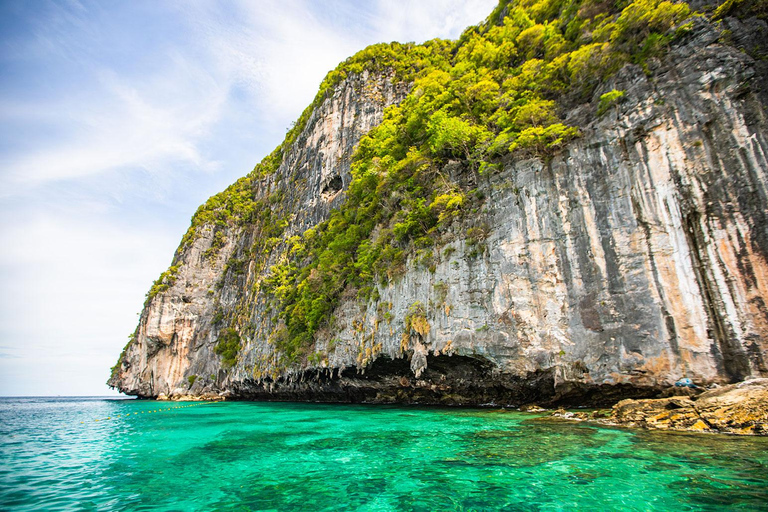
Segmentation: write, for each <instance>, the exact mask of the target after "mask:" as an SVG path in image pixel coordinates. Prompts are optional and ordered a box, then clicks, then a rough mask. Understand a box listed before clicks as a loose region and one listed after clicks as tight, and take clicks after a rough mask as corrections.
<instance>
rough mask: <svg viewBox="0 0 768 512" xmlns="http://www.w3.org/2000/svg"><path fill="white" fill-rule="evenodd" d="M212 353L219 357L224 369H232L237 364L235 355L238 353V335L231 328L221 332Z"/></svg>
mask: <svg viewBox="0 0 768 512" xmlns="http://www.w3.org/2000/svg"><path fill="white" fill-rule="evenodd" d="M213 351H214V352H215V353H216V354H217V355H219V356H221V363H222V366H224V368H232V367H233V366H235V363H237V355H238V354H239V353H240V334H238V332H237V331H236V330H235V329H232V328H227V329H224V330H222V331H221V333H220V334H219V339H218V340H217V341H216V345H215V346H214V348H213Z"/></svg>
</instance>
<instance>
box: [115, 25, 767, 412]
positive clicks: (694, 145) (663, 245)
mask: <svg viewBox="0 0 768 512" xmlns="http://www.w3.org/2000/svg"><path fill="white" fill-rule="evenodd" d="M745 23H747V22H741V21H738V20H737V19H735V18H726V19H725V21H723V22H722V24H721V26H719V27H716V26H715V25H713V24H711V23H708V22H704V21H700V22H696V23H695V24H694V27H693V29H692V30H691V31H690V33H688V34H687V35H686V36H685V37H683V38H681V39H678V40H676V41H675V42H674V43H673V44H672V45H671V46H670V48H669V49H668V51H667V52H666V54H665V55H664V58H663V59H652V60H650V61H649V62H648V64H647V65H646V69H645V70H643V69H641V67H640V66H637V65H633V64H627V65H625V66H623V67H622V68H621V69H620V70H619V71H618V72H617V73H615V74H613V75H612V76H611V77H610V78H609V79H607V80H605V81H603V82H602V83H601V84H599V85H598V86H597V88H596V89H595V90H594V93H593V95H592V97H591V98H587V101H586V102H582V103H581V104H580V105H578V106H574V107H573V108H572V109H570V111H569V112H567V113H566V115H565V121H566V122H567V123H569V124H571V125H574V126H579V127H580V136H579V137H578V138H575V139H574V140H572V141H570V142H569V143H567V144H565V145H563V146H562V147H560V148H558V149H557V150H556V151H554V152H552V153H551V154H548V155H546V156H538V157H537V156H531V155H530V154H528V155H526V154H521V153H516V154H515V153H513V154H510V155H509V156H506V157H503V158H502V159H501V160H499V163H498V165H497V168H496V169H495V170H493V171H492V172H485V173H482V174H479V173H477V172H473V171H472V169H469V168H468V167H467V165H465V164H463V163H462V162H460V161H458V160H456V161H448V162H446V163H445V164H444V165H443V166H442V168H441V169H440V172H441V174H442V175H444V176H446V177H448V178H449V179H451V180H454V181H455V182H457V183H464V184H469V186H471V187H473V189H474V190H475V194H476V195H477V196H478V197H481V199H480V200H479V201H478V203H477V204H478V206H477V209H476V211H473V212H469V213H467V214H466V215H464V216H463V217H461V219H460V220H459V221H457V222H455V223H454V224H452V225H451V227H450V233H451V235H452V236H451V237H450V239H449V240H450V241H449V242H447V243H446V244H444V245H443V246H441V247H440V248H439V251H435V254H434V256H433V258H432V259H431V260H430V262H429V263H428V264H425V263H424V262H423V261H421V260H420V258H419V255H418V254H417V253H416V252H411V253H409V256H408V259H407V262H406V264H405V269H404V272H403V273H401V274H398V275H396V276H393V277H392V278H391V279H386V278H384V279H381V280H379V281H377V282H376V284H375V287H376V293H374V294H373V295H372V296H364V297H363V298H362V299H361V298H358V295H357V294H354V293H346V294H344V295H342V297H341V300H340V302H339V304H338V305H336V307H335V309H334V312H333V318H332V319H331V320H330V321H328V322H327V323H326V324H324V326H323V327H322V328H321V329H319V330H318V331H317V332H316V333H315V335H314V337H313V345H312V347H311V350H310V351H309V352H307V353H305V354H304V355H303V356H302V357H300V358H298V359H296V360H291V361H286V360H285V358H283V357H281V354H280V349H279V348H278V345H279V343H277V342H276V341H275V339H274V337H275V329H276V326H277V325H278V321H277V320H276V314H277V312H276V311H275V307H274V301H272V300H271V299H270V297H269V296H267V294H265V292H264V290H263V283H264V279H265V278H266V276H268V275H269V273H270V269H271V267H272V266H273V265H275V264H276V263H278V262H280V261H284V260H285V259H286V258H287V257H288V255H287V254H286V251H287V250H288V248H289V244H287V243H286V240H288V239H290V237H292V236H297V235H302V234H303V233H304V232H305V231H306V230H307V229H308V228H311V227H314V226H316V225H318V224H319V223H320V222H322V221H324V220H326V219H327V218H328V216H329V213H330V212H331V211H332V210H333V209H334V208H337V207H339V205H341V204H343V202H344V201H345V200H346V190H347V187H348V185H349V183H350V181H351V180H352V176H351V174H350V162H351V157H352V154H353V151H354V150H355V147H356V145H357V143H358V142H359V140H360V139H361V137H362V136H363V135H364V134H366V133H367V132H368V131H369V130H371V129H372V128H373V127H375V126H376V125H378V124H379V123H381V122H382V119H383V115H384V110H385V109H386V108H387V107H388V106H389V105H394V104H397V103H399V102H401V101H402V100H403V99H404V98H405V97H406V95H407V94H408V93H409V92H410V91H411V88H412V85H411V84H410V83H409V82H407V81H400V80H399V79H398V77H396V76H395V74H394V72H392V71H388V70H387V69H380V70H376V71H368V70H364V71H362V72H359V73H350V74H349V75H348V76H347V77H346V78H344V79H343V80H340V81H339V82H338V83H336V84H334V86H333V88H332V89H331V90H329V92H328V93H327V94H326V96H325V98H324V99H322V101H319V102H316V103H317V104H316V106H315V108H314V110H313V111H312V112H311V113H310V115H309V117H308V118H307V120H306V123H305V124H304V126H301V127H300V128H301V130H300V133H298V134H297V136H296V137H295V140H293V141H292V143H291V145H290V147H287V148H285V149H284V151H283V152H282V154H281V155H280V156H281V160H280V162H279V166H278V167H277V169H276V171H275V172H274V173H267V174H265V175H264V176H263V177H259V178H258V179H254V180H253V181H252V182H249V183H248V191H249V193H250V194H252V196H253V198H255V199H257V200H260V201H261V202H260V203H259V205H260V206H261V208H262V209H269V211H270V215H272V218H273V219H279V223H280V228H281V229H280V230H279V236H274V235H269V233H267V232H266V231H267V227H266V226H267V225H266V224H265V223H264V222H261V223H258V222H252V223H248V222H246V223H236V222H229V223H222V222H219V223H213V222H211V223H208V224H206V223H202V224H201V225H199V226H198V227H197V230H196V232H195V236H193V237H190V238H189V240H187V241H186V243H184V244H182V246H181V247H180V248H179V251H178V252H177V254H176V256H175V258H174V261H173V266H172V271H171V272H170V273H168V274H167V275H166V276H165V277H164V278H163V280H162V281H161V282H160V283H159V284H160V285H161V286H159V287H158V288H155V289H154V293H151V294H150V296H149V298H148V302H147V304H146V307H145V308H144V310H143V312H142V314H141V319H140V322H139V326H138V328H137V331H136V333H135V337H134V338H133V340H132V341H131V343H129V345H128V346H127V347H126V350H125V352H124V354H123V356H122V357H121V360H120V361H119V363H118V366H117V367H116V368H115V371H114V372H113V376H112V378H111V379H110V381H109V384H110V385H111V386H114V387H116V388H118V389H120V390H121V391H123V392H124V393H127V394H132V395H138V396H143V397H157V396H158V395H160V394H165V395H168V396H186V395H197V396H201V395H207V396H215V395H224V396H227V397H234V398H253V399H279V400H283V399H289V400H293V399H296V400H323V401H369V402H419V403H445V404H485V403H497V404H503V405H520V404H522V403H528V402H533V401H536V402H539V403H565V404H600V403H608V402H615V401H617V400H618V399H620V398H624V397H628V396H640V397H641V396H652V395H653V394H654V393H656V392H657V390H658V389H660V388H663V387H666V386H669V385H671V384H673V383H674V382H675V381H677V380H679V379H681V378H684V377H687V378H690V379H692V380H693V381H694V382H696V383H697V384H698V385H701V386H706V385H709V384H713V383H718V384H723V383H730V382H736V381H740V380H743V379H745V378H750V377H761V376H762V377H765V376H768V305H766V300H768V160H767V156H766V155H768V138H767V137H766V134H767V133H768V130H766V128H767V127H768V95H767V94H766V88H765V85H764V84H765V83H766V81H765V80H766V78H768V75H767V74H766V68H765V66H764V64H762V63H761V61H760V60H759V59H755V58H754V57H753V56H751V55H750V54H749V53H747V52H744V51H741V50H739V49H738V48H736V47H734V46H733V45H729V44H724V37H723V33H724V31H727V35H728V37H730V38H738V37H742V36H743V37H745V38H747V37H751V35H752V34H754V33H755V30H756V29H755V26H757V27H758V29H759V30H765V29H766V28H765V23H764V22H762V21H756V20H751V21H749V22H748V23H753V25H754V24H756V25H754V26H747V25H745ZM611 90H621V91H624V97H623V101H621V102H616V103H615V104H613V105H611V106H610V107H609V108H607V109H604V110H605V111H604V112H601V113H600V115H597V112H596V111H597V105H598V99H599V98H600V97H601V96H602V95H603V94H604V93H606V92H609V91H611ZM272 224H274V222H272ZM272 224H270V226H271V225H272ZM267 241H268V243H267ZM257 250H258V251H259V254H260V255H261V256H260V257H258V258H256V257H254V254H255V252H256V251H257ZM415 319H418V323H416V322H415ZM228 336H229V337H231V346H230V347H229V348H230V349H231V350H227V347H226V346H225V345H222V343H224V344H226V342H227V341H226V340H227V339H229V338H227V337H228ZM217 346H219V347H223V348H221V349H219V350H217V349H216V347H217Z"/></svg>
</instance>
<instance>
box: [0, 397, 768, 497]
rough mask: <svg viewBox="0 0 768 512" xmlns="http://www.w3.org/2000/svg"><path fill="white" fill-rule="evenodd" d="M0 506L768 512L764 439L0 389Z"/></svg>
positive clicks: (495, 413) (485, 414)
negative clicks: (34, 394) (4, 393)
mask: <svg viewBox="0 0 768 512" xmlns="http://www.w3.org/2000/svg"><path fill="white" fill-rule="evenodd" d="M0 510H110V511H111V510H277V511H286V510H288V511H290V510H307V511H321V510H329V511H331V510H332V511H344V510H360V511H375V510H376V511H378V510H382V511H384V510H407V511H425V512H427V511H430V512H431V511H438V510H462V511H469V510H478V511H480V510H509V511H512V510H531V511H533V510H585V511H587V510H589V511H591V510H601V511H602V510H622V511H626V510H643V511H646V510H665V511H668V510H672V511H686V510H712V511H722V510H768V439H766V438H754V437H732V436H723V435H705V434H681V433H650V432H644V431H632V430H626V429H619V428H603V427H599V426H595V425H588V424H584V423H570V422H564V421H559V420H554V419H549V418H547V417H545V416H543V415H536V414H528V413H521V412H516V411H503V410H479V409H446V408H415V407H394V406H366V405H322V404H304V403H255V402H222V403H193V402H186V403H185V402H180V403H169V402H152V401H140V400H116V399H105V398H0Z"/></svg>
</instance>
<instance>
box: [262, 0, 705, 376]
mask: <svg viewBox="0 0 768 512" xmlns="http://www.w3.org/2000/svg"><path fill="white" fill-rule="evenodd" d="M689 15H690V10H689V8H688V6H687V5H686V4H684V3H672V2H668V1H659V0H637V1H635V2H626V1H624V2H617V3H616V4H614V2H605V1H601V2H597V1H593V0H581V1H580V0H539V1H536V0H521V1H518V2H501V3H500V4H499V6H498V7H497V9H496V10H495V11H494V13H493V14H492V15H491V17H490V18H489V19H488V21H487V22H486V23H485V24H484V25H482V26H478V27H470V28H469V29H467V30H466V31H465V32H464V33H463V34H462V36H461V38H460V39H459V40H458V41H457V42H455V43H454V44H453V45H452V47H451V50H450V52H449V53H447V54H446V53H445V52H444V51H442V50H443V48H444V46H438V45H432V46H425V47H411V48H408V49H407V51H404V52H402V54H401V55H400V56H399V60H398V62H401V63H407V62H408V61H409V60H410V59H411V58H412V53H413V52H414V51H415V50H416V49H419V51H421V52H422V54H423V52H425V51H433V50H434V49H435V48H439V49H440V50H441V51H440V52H439V53H437V54H433V55H432V56H431V58H429V59H426V60H428V61H429V62H430V63H431V65H429V66H424V67H423V68H422V69H421V70H419V71H418V72H415V74H414V84H413V89H412V91H411V93H410V94H409V95H408V97H407V98H406V99H405V100H404V101H403V102H401V103H400V104H399V105H397V106H395V107H391V108H390V109H389V110H388V111H387V112H386V114H385V117H384V121H383V122H382V123H381V125H379V126H378V127H377V128H375V129H373V130H371V132H370V133H369V134H368V135H366V136H365V137H364V138H363V139H362V140H361V142H360V144H359V146H358V148H357V151H356V152H355V154H354V157H353V165H352V178H353V179H352V182H351V184H350V185H349V190H348V192H347V201H346V202H345V203H344V205H343V206H341V207H340V208H339V209H337V210H335V211H333V212H332V213H331V215H330V218H329V219H328V220H327V221H326V222H324V223H322V224H320V225H319V226H317V227H316V228H314V229H310V230H308V231H307V232H305V233H304V235H303V236H302V237H300V238H296V239H293V240H292V241H291V242H290V249H289V251H288V254H290V257H288V258H286V259H284V261H282V262H281V263H280V264H278V265H275V266H274V267H273V268H272V271H271V275H270V276H269V278H268V279H267V281H266V284H267V286H266V291H267V292H268V293H270V294H271V295H272V296H273V297H274V299H275V305H276V307H277V311H278V315H279V318H280V321H281V322H282V324H283V325H282V326H281V327H280V332H281V337H280V339H281V343H280V344H279V346H278V348H279V349H280V350H281V352H282V353H283V356H284V357H285V362H286V363H290V362H294V361H297V360H298V359H300V358H301V357H302V356H304V355H307V354H308V353H309V349H310V348H311V346H312V344H313V342H314V335H315V333H316V332H317V330H318V329H319V328H320V327H321V326H322V325H323V324H325V323H326V322H328V320H329V319H330V318H331V314H332V312H333V310H334V309H335V307H336V306H337V305H338V304H339V303H340V300H341V298H342V296H353V295H352V294H354V293H357V296H358V297H359V298H360V299H362V300H368V299H370V298H371V297H373V298H376V288H375V284H376V281H377V280H382V281H383V280H387V279H391V278H393V277H396V276H397V275H398V273H399V272H401V271H402V270H403V269H404V265H405V262H406V260H407V258H408V257H409V256H415V257H416V258H415V259H417V260H419V261H424V260H426V261H427V263H428V262H429V260H430V259H431V258H432V257H433V251H432V249H431V248H432V247H435V246H440V245H442V244H445V243H447V242H449V241H450V240H451V239H452V238H453V237H454V236H456V234H455V233H454V232H453V230H452V229H451V224H452V221H453V220H454V219H456V218H457V217H460V216H461V215H463V214H464V213H465V212H466V211H467V209H468V207H469V206H470V205H472V203H476V202H477V201H478V198H477V197H476V195H475V194H473V190H472V188H471V184H472V183H474V179H473V178H472V175H474V174H481V173H484V172H491V171H492V170H493V169H494V168H495V166H496V165H497V164H498V162H499V161H500V159H501V158H502V157H504V156H505V155H508V154H510V153H519V154H522V155H536V156H539V157H546V156H547V155H548V154H550V153H551V152H552V151H554V150H556V149H557V148H558V147H560V146H561V145H562V144H563V143H565V142H567V141H568V140H569V139H572V138H574V137H577V136H578V128H577V127H575V126H569V125H567V124H566V123H565V122H564V121H563V117H562V114H563V110H564V108H563V107H564V106H565V105H568V104H576V103H580V102H583V101H585V100H588V99H589V98H590V97H591V96H592V93H593V91H594V89H595V87H596V86H597V85H598V84H600V83H601V82H602V81H603V80H604V79H605V78H606V77H608V76H609V75H611V74H612V73H614V72H616V71H617V70H618V69H619V68H621V67H622V66H623V65H624V64H627V63H630V62H635V63H638V64H643V63H644V61H645V59H648V58H649V57H652V56H656V55H659V54H660V53H661V52H662V51H663V50H664V47H665V46H666V44H668V43H669V42H670V41H671V39H672V38H673V37H675V32H674V31H673V30H672V29H673V28H674V27H675V26H676V25H679V24H680V23H681V22H683V21H684V20H686V18H688V17H689ZM622 95H623V93H620V92H619V91H615V92H612V93H609V94H608V95H604V96H603V97H602V98H601V102H600V106H599V109H600V110H601V111H604V110H606V109H607V108H609V107H610V106H611V105H613V104H615V103H616V102H618V101H619V99H620V98H621V96H622ZM595 110H597V108H596V109H595ZM451 161H454V162H458V163H459V164H460V165H461V166H462V167H463V169H464V172H463V175H464V176H469V178H468V179H463V180H462V179H457V178H451V177H450V176H449V175H448V174H447V173H445V172H444V169H445V166H446V164H447V163H449V162H451ZM475 206H476V205H475ZM472 229H477V228H472ZM467 238H469V237H468V236H467ZM427 266H429V265H427Z"/></svg>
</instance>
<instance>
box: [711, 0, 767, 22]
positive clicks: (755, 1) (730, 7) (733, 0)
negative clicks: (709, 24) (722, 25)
mask: <svg viewBox="0 0 768 512" xmlns="http://www.w3.org/2000/svg"><path fill="white" fill-rule="evenodd" d="M726 16H736V17H737V18H740V19H744V18H748V17H750V16H755V17H757V18H759V19H761V20H766V19H768V0H726V1H725V2H723V3H722V4H720V7H718V8H717V9H716V10H715V12H714V13H712V19H713V20H720V19H723V18H725V17H726Z"/></svg>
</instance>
